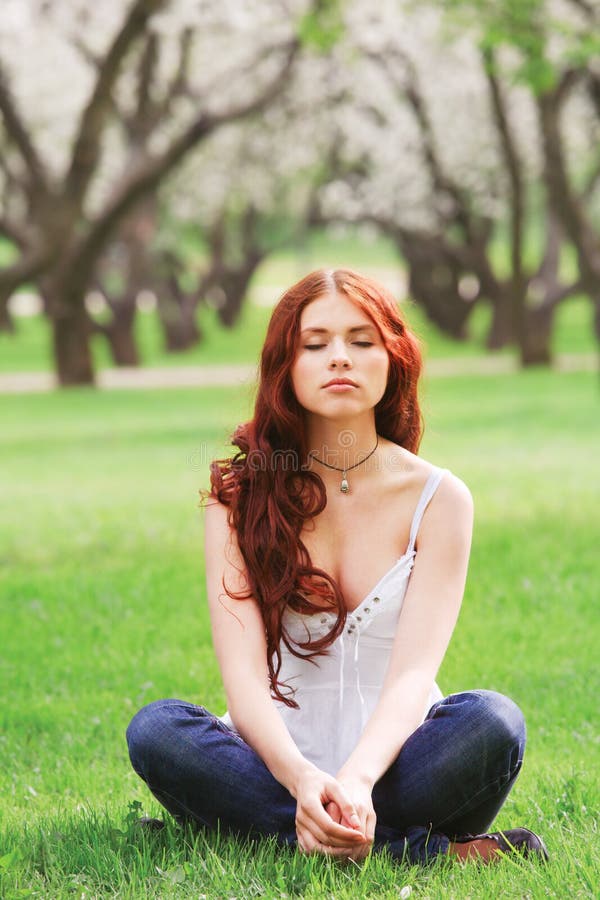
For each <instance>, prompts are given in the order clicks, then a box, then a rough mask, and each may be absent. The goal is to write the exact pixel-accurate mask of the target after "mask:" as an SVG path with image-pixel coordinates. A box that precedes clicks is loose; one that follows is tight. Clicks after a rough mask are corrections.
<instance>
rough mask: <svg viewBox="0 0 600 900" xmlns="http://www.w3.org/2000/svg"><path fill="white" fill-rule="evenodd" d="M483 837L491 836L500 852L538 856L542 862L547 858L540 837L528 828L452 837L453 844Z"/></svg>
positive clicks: (544, 846)
mask: <svg viewBox="0 0 600 900" xmlns="http://www.w3.org/2000/svg"><path fill="white" fill-rule="evenodd" d="M483 838H491V839H492V840H493V841H495V842H496V844H497V845H498V850H501V851H502V853H520V854H521V856H532V857H539V858H541V859H542V860H543V861H544V862H547V860H548V858H549V857H548V851H547V850H546V845H545V844H544V842H543V840H542V839H541V837H538V835H537V834H534V833H533V831H530V830H529V829H528V828H509V829H508V830H507V831H493V832H492V833H491V834H465V835H463V836H462V837H457V838H454V843H455V844H467V843H469V842H470V841H479V840H482V839H483Z"/></svg>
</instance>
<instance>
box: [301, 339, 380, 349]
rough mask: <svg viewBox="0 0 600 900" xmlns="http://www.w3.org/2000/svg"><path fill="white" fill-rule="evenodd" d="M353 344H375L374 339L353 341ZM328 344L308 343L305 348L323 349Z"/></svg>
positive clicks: (369, 345)
mask: <svg viewBox="0 0 600 900" xmlns="http://www.w3.org/2000/svg"><path fill="white" fill-rule="evenodd" d="M352 344H353V345H354V346H355V347H372V346H373V342H372V341H352ZM326 346H327V344H306V345H305V347H304V349H305V350H322V349H323V347H326Z"/></svg>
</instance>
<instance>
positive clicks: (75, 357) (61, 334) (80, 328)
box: [52, 303, 94, 387]
mask: <svg viewBox="0 0 600 900" xmlns="http://www.w3.org/2000/svg"><path fill="white" fill-rule="evenodd" d="M59 306H60V309H59V310H58V311H57V307H59ZM53 307H54V314H53V317H52V338H53V347H54V362H55V371H56V373H57V376H58V381H59V384H60V385H61V386H62V387H69V386H72V385H78V384H89V385H93V384H94V368H93V364H92V354H91V346H90V337H91V332H92V329H91V325H90V321H89V318H88V314H87V310H86V309H85V307H84V306H83V303H81V304H80V305H78V306H73V305H69V306H68V305H66V304H60V303H56V304H53Z"/></svg>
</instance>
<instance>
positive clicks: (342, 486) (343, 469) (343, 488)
mask: <svg viewBox="0 0 600 900" xmlns="http://www.w3.org/2000/svg"><path fill="white" fill-rule="evenodd" d="M378 446H379V435H377V440H376V441H375V446H374V447H373V449H372V450H371V452H370V453H367V455H366V456H365V458H364V459H361V460H360V462H357V463H354V465H353V466H343V467H341V468H340V466H332V465H331V463H328V462H325V461H324V460H323V459H319V457H318V456H315V454H314V453H309V454H308V455H309V456H310V457H311V459H314V460H315V462H318V463H321V465H322V466H327V468H328V469H335V471H336V472H341V473H342V480H341V483H340V491H341V492H342V494H347V493H348V492H349V491H350V485H349V484H348V478H347V477H346V473H347V472H351V471H352V469H356V467H357V466H362V464H363V463H364V462H366V461H367V460H368V459H369V457H370V456H373V454H374V453H375V451H376V450H377V447H378Z"/></svg>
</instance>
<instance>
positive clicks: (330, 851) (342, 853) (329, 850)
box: [313, 843, 355, 859]
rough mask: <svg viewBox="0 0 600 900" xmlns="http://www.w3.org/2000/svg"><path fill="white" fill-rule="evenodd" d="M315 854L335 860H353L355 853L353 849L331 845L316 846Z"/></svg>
mask: <svg viewBox="0 0 600 900" xmlns="http://www.w3.org/2000/svg"><path fill="white" fill-rule="evenodd" d="M313 853H319V854H321V855H322V856H332V857H334V858H335V859H353V858H354V853H355V851H354V850H353V848H352V847H332V846H331V844H321V843H318V844H315V848H314V850H313Z"/></svg>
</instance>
